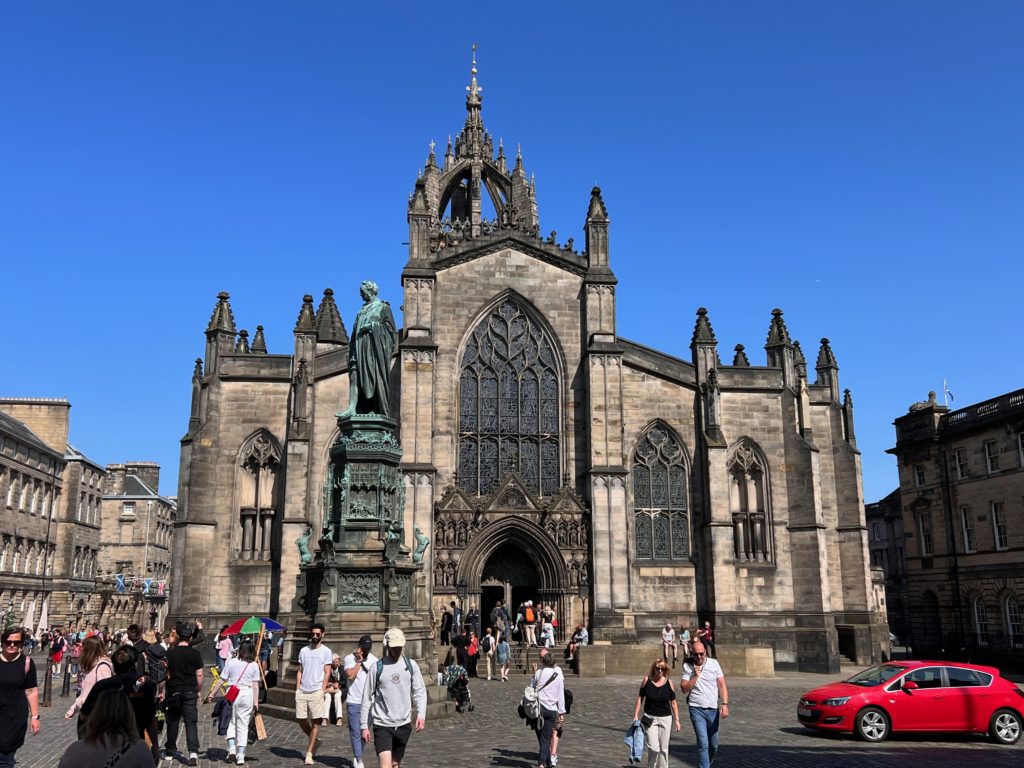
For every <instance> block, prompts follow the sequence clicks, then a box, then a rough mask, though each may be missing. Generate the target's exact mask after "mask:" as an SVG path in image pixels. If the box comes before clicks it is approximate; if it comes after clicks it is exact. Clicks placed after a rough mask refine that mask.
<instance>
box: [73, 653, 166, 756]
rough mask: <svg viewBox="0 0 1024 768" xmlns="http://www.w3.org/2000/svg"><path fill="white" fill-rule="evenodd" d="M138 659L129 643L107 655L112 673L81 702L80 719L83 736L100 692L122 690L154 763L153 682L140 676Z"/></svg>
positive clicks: (156, 745)
mask: <svg viewBox="0 0 1024 768" xmlns="http://www.w3.org/2000/svg"><path fill="white" fill-rule="evenodd" d="M138 659H139V652H138V651H136V650H135V648H134V647H132V646H130V645H124V646H121V647H120V648H118V649H117V650H116V651H114V655H113V656H111V657H110V660H111V662H112V663H113V665H114V676H113V677H110V678H107V679H106V680H100V681H99V682H97V683H96V685H94V686H93V687H92V690H91V691H89V695H88V697H87V698H86V700H85V703H84V704H83V705H82V711H81V712H80V713H79V714H80V715H81V719H82V720H83V721H85V729H84V731H83V733H82V736H84V735H85V733H87V732H88V730H89V719H90V718H91V717H92V711H93V709H94V708H95V707H96V702H97V701H98V700H99V697H100V696H101V695H102V694H103V692H104V691H111V690H115V691H124V694H125V695H126V696H127V697H128V702H129V704H131V708H132V713H133V714H134V715H135V729H136V732H137V733H138V737H139V738H140V739H143V740H145V738H146V736H147V735H148V736H149V743H150V744H151V745H152V747H151V752H152V758H153V764H154V765H155V764H156V763H157V762H159V760H160V747H159V741H160V737H159V733H158V731H157V722H156V685H155V684H154V683H153V682H152V681H151V680H150V679H149V678H148V677H145V676H143V675H139V673H138ZM79 738H81V737H79Z"/></svg>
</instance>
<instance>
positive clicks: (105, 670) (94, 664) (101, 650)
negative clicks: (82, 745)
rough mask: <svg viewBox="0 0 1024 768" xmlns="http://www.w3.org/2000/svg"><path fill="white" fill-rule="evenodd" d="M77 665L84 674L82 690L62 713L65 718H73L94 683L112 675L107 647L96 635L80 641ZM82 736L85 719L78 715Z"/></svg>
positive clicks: (79, 732)
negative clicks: (80, 653) (79, 657)
mask: <svg viewBox="0 0 1024 768" xmlns="http://www.w3.org/2000/svg"><path fill="white" fill-rule="evenodd" d="M79 665H80V668H81V671H82V672H83V673H84V675H85V677H84V678H82V692H81V694H79V696H78V698H77V699H75V701H74V702H73V703H72V704H71V706H70V707H69V708H68V711H67V712H65V713H64V718H65V719H67V720H70V719H71V718H73V717H74V716H75V715H76V714H77V713H78V712H79V711H80V710H81V709H82V705H83V704H85V700H86V699H87V698H89V691H91V690H92V687H93V686H94V685H96V683H98V682H99V681H100V680H106V679H107V678H108V677H113V676H114V664H113V662H111V661H110V657H109V656H107V647H106V646H105V645H104V644H103V643H102V642H101V641H100V639H99V638H98V637H87V638H85V642H83V643H82V657H81V659H80V660H79ZM84 736H85V720H84V719H83V718H82V717H81V715H79V718H78V738H80V739H81V738H83V737H84Z"/></svg>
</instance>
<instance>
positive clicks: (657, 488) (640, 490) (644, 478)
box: [633, 425, 690, 560]
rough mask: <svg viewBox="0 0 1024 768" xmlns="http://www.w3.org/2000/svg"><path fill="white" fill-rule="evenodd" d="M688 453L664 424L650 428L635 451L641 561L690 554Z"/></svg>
mask: <svg viewBox="0 0 1024 768" xmlns="http://www.w3.org/2000/svg"><path fill="white" fill-rule="evenodd" d="M688 498H689V491H688V486H687V471H686V464H685V454H684V453H683V449H682V446H681V445H680V443H679V441H678V440H677V439H676V438H675V437H674V436H673V435H672V433H671V432H670V431H669V430H668V429H666V428H665V427H663V426H661V425H655V426H653V427H651V428H650V429H648V430H647V432H646V433H645V434H644V436H643V437H642V438H640V442H639V443H638V445H637V447H636V450H635V451H634V453H633V552H634V555H635V557H636V559H637V560H685V559H687V558H688V557H689V556H690V516H689V511H688V510H689V505H688V503H687V500H688Z"/></svg>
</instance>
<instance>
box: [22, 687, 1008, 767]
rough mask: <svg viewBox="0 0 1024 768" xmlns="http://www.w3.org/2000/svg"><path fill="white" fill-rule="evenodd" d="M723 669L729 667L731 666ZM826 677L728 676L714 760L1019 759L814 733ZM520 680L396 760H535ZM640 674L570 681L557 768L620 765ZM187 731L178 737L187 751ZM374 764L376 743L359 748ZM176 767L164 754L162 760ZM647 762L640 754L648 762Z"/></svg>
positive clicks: (416, 737)
mask: <svg viewBox="0 0 1024 768" xmlns="http://www.w3.org/2000/svg"><path fill="white" fill-rule="evenodd" d="M727 671H728V670H727ZM832 679H835V678H833V677H826V676H822V675H811V674H800V673H782V674H780V675H779V676H778V677H776V678H774V679H741V678H734V679H732V680H731V681H730V683H729V689H730V700H731V701H730V704H731V711H732V716H731V717H730V718H729V719H728V720H726V721H725V722H724V724H723V727H722V746H721V749H720V751H719V754H718V759H717V760H716V761H715V766H716V768H729V767H730V766H734V767H736V768H738V767H739V766H743V767H744V768H749V767H751V766H753V767H754V768H758V767H759V766H764V767H765V768H767V767H768V766H772V767H774V766H814V768H822V766H827V767H829V768H831V767H832V766H837V767H842V766H851V767H852V766H856V767H857V768H918V767H920V768H932V767H933V766H935V765H940V764H942V765H984V766H986V768H1002V767H1003V766H1005V767H1006V768H1010V766H1014V768H1017V767H1018V766H1020V765H1024V762H1022V759H1024V745H1022V744H1018V745H1016V746H1013V747H1003V746H998V745H995V744H992V743H990V742H989V741H987V740H986V739H985V738H984V737H981V736H955V737H953V736H949V737H942V736H940V737H936V736H934V735H918V736H901V735H898V736H896V737H894V738H892V739H891V740H889V741H887V742H884V743H882V744H865V743H862V742H858V741H855V740H853V739H852V738H850V737H836V736H831V735H819V734H816V733H813V732H811V731H809V730H807V729H805V728H803V727H802V726H800V725H799V723H798V722H797V720H796V701H797V699H798V698H799V696H800V694H801V693H803V692H804V691H806V690H808V689H810V688H813V687H815V686H817V685H820V684H822V683H824V682H828V681H830V680H832ZM525 680H526V678H518V679H517V678H513V681H512V682H509V683H504V684H503V683H497V682H491V683H489V682H486V681H482V680H480V681H478V680H474V681H472V685H471V690H472V693H473V700H474V703H475V705H476V709H475V711H474V712H467V713H465V714H463V715H462V716H461V717H457V718H454V719H451V720H445V721H441V720H439V721H435V722H428V723H427V730H426V731H424V732H423V733H418V734H413V737H412V740H411V742H410V746H409V750H408V751H407V752H406V757H405V760H404V761H403V762H402V764H403V766H407V768H420V767H422V768H440V767H441V766H444V768H450V766H452V765H453V764H458V765H459V766H460V767H461V768H475V767H476V766H493V767H496V768H532V766H535V765H536V758H537V742H536V738H535V737H534V736H533V734H532V733H531V732H530V731H529V730H528V729H527V728H526V727H525V726H524V725H523V724H522V721H520V720H519V718H518V717H517V716H516V712H515V709H516V705H517V704H518V702H519V698H520V696H521V695H522V687H523V685H524V684H525ZM638 682H639V681H636V680H631V679H625V678H608V679H606V680H575V679H570V680H569V681H568V683H569V687H570V688H571V689H572V690H573V693H574V694H575V704H574V705H573V709H572V713H571V715H570V717H569V719H568V721H567V723H566V726H565V738H564V741H563V743H562V745H561V747H560V748H559V758H560V760H559V766H564V768H574V767H575V766H579V767H581V768H583V767H586V766H627V765H628V762H627V760H626V756H627V751H626V746H625V745H624V744H623V742H622V737H623V735H624V731H625V729H626V727H627V726H628V724H629V721H630V720H631V716H632V712H633V702H634V701H635V696H636V693H635V692H636V687H637V684H638ZM68 702H69V700H67V699H61V698H60V697H59V696H54V699H53V704H54V706H53V707H51V708H49V709H43V710H42V712H43V722H42V732H41V733H40V735H39V736H36V737H34V738H33V737H32V736H29V737H28V739H27V740H26V743H25V746H24V747H22V749H21V750H20V752H19V754H18V765H19V766H20V767H21V768H42V767H43V766H46V768H52V766H54V765H56V763H57V761H58V760H59V758H60V755H61V754H62V752H63V751H64V749H65V747H66V746H67V745H68V743H69V742H70V741H71V740H72V739H73V738H74V724H73V723H72V722H71V721H65V720H64V718H63V713H64V712H65V711H66V709H67V705H68ZM209 712H210V706H209V705H206V706H204V707H203V708H202V710H201V712H200V736H201V741H202V752H201V758H200V765H202V766H210V765H213V764H217V763H219V764H221V765H224V764H225V763H224V757H225V755H226V749H225V746H224V740H223V739H222V738H220V737H218V736H216V734H215V733H213V734H212V735H211V727H210V726H211V720H210V718H209V717H208V715H209ZM266 722H267V730H268V732H269V739H268V740H267V741H265V742H261V743H259V744H257V745H253V746H250V749H249V754H248V758H249V761H248V762H249V765H251V766H255V768H278V767H279V766H299V765H301V764H302V757H303V754H302V750H303V749H304V742H303V740H302V738H301V733H300V731H299V728H298V726H297V725H296V724H294V723H290V722H285V721H281V720H275V719H272V718H267V719H266ZM323 734H324V744H323V747H322V748H321V750H320V754H319V756H318V758H317V764H318V765H320V766H328V768H349V766H351V756H352V755H351V751H350V747H349V742H348V728H347V726H345V727H342V728H338V727H336V726H329V727H327V728H325V729H323ZM184 741H185V736H184V733H182V734H181V735H180V736H179V744H180V747H181V748H184ZM670 753H671V757H670V760H669V762H670V764H671V765H673V766H695V765H696V754H695V748H694V738H693V731H692V730H691V727H690V724H689V722H688V720H687V719H686V717H685V714H684V716H683V730H682V732H680V733H676V734H673V736H672V745H671V749H670ZM364 761H365V763H366V765H367V767H368V768H376V766H377V761H376V759H375V757H374V755H373V751H372V749H370V750H368V752H367V754H366V755H365V756H364ZM181 764H182V763H179V762H174V763H168V762H167V761H162V762H161V768H168V767H169V766H172V765H173V766H177V765H181ZM644 764H646V759H645V760H644Z"/></svg>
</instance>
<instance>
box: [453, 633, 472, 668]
mask: <svg viewBox="0 0 1024 768" xmlns="http://www.w3.org/2000/svg"><path fill="white" fill-rule="evenodd" d="M458 631H459V633H458V634H457V635H456V636H455V637H454V638H453V639H452V648H454V649H455V658H456V659H457V660H458V662H459V666H462V667H465V668H466V669H467V670H468V669H469V636H468V635H467V634H466V629H465V627H459V630H458Z"/></svg>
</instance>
